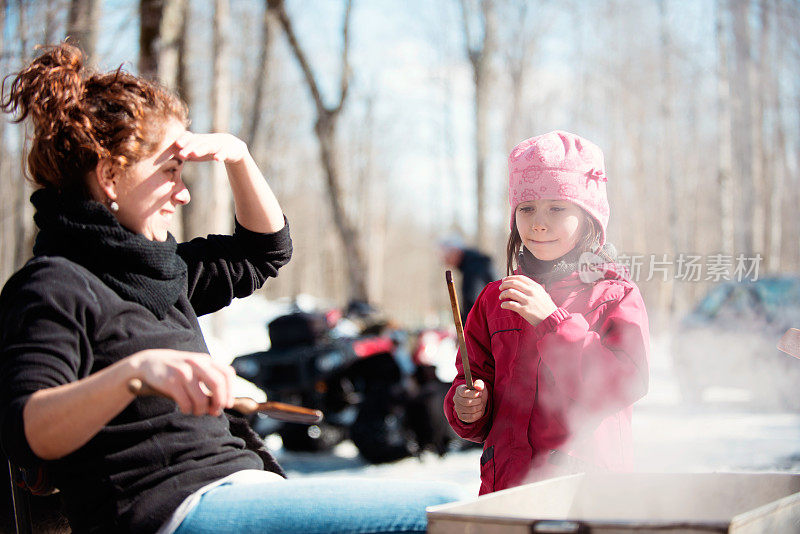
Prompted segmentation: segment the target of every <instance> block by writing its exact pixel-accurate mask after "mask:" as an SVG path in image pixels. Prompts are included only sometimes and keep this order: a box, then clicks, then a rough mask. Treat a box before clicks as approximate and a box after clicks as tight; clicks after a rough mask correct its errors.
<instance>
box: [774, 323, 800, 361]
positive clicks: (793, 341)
mask: <svg viewBox="0 0 800 534" xmlns="http://www.w3.org/2000/svg"><path fill="white" fill-rule="evenodd" d="M778 349H779V350H782V351H783V352H785V353H786V354H788V355H789V356H794V357H795V358H800V330H798V329H797V328H790V329H789V330H787V331H786V333H785V334H783V337H781V340H780V341H778Z"/></svg>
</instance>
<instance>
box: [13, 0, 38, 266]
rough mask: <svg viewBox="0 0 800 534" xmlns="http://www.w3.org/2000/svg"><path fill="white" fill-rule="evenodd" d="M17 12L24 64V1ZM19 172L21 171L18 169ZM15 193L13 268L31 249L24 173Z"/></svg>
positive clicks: (18, 178) (27, 186)
mask: <svg viewBox="0 0 800 534" xmlns="http://www.w3.org/2000/svg"><path fill="white" fill-rule="evenodd" d="M17 10H18V18H19V25H18V32H19V41H20V44H21V48H20V63H21V64H23V65H24V64H25V63H27V61H28V57H29V56H28V54H29V48H30V43H29V41H28V37H29V36H28V5H27V2H25V0H18V1H17ZM18 131H19V134H20V142H19V146H25V129H24V128H19V130H18ZM20 170H21V169H20ZM15 180H16V184H17V191H16V206H15V209H14V212H15V214H16V217H15V225H14V226H15V232H14V238H15V239H16V246H15V252H14V267H15V268H17V267H19V266H21V265H22V264H23V263H25V261H27V259H28V258H29V257H30V255H31V251H32V247H33V236H34V233H35V231H34V228H33V209H32V207H31V205H30V202H29V201H28V199H29V197H30V194H31V187H30V184H29V183H28V181H27V180H26V179H25V173H24V172H19V173H17V174H16V176H15Z"/></svg>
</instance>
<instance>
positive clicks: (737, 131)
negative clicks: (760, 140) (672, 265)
mask: <svg viewBox="0 0 800 534" xmlns="http://www.w3.org/2000/svg"><path fill="white" fill-rule="evenodd" d="M730 5H731V11H732V14H733V37H734V47H735V51H736V53H735V58H736V65H737V68H736V72H738V73H742V75H739V76H734V77H732V78H731V81H732V82H733V83H732V86H731V87H732V89H733V91H732V96H733V98H732V104H733V105H732V113H731V118H732V126H733V135H732V140H733V149H734V150H733V154H734V157H735V158H736V159H735V161H734V166H733V169H735V170H736V174H735V175H734V177H735V184H736V186H738V188H739V191H738V193H739V194H737V195H736V196H737V197H738V198H741V199H742V201H743V202H742V207H741V209H738V208H737V209H736V212H737V213H741V219H742V220H743V221H744V222H743V224H741V225H737V230H736V235H737V243H736V245H737V247H736V249H737V252H739V253H744V254H746V255H748V256H750V255H752V254H753V252H754V244H755V233H754V230H755V228H754V226H753V225H754V222H755V219H754V214H755V213H756V210H755V198H756V191H755V190H754V185H755V181H754V179H753V177H752V171H753V163H752V160H753V146H752V138H753V133H752V132H753V125H752V118H753V113H752V111H751V107H752V104H753V98H752V97H751V95H750V83H751V82H750V76H749V72H750V69H751V68H752V67H751V63H752V61H753V59H752V53H751V50H750V42H751V36H750V33H751V32H750V21H749V14H750V11H749V7H750V2H749V0H732V2H731V4H730Z"/></svg>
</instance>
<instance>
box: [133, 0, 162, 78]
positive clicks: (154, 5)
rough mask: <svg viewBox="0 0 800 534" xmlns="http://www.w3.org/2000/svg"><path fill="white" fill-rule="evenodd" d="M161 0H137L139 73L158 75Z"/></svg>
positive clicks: (152, 76) (144, 75)
mask: <svg viewBox="0 0 800 534" xmlns="http://www.w3.org/2000/svg"><path fill="white" fill-rule="evenodd" d="M162 8H163V0H139V75H140V76H143V77H145V78H155V77H157V76H158V49H157V47H158V41H159V34H160V32H161V17H162V16H163V12H162Z"/></svg>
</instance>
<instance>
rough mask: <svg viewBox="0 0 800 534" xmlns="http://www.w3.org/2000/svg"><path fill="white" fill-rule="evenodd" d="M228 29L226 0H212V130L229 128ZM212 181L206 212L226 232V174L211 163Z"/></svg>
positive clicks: (229, 218)
mask: <svg viewBox="0 0 800 534" xmlns="http://www.w3.org/2000/svg"><path fill="white" fill-rule="evenodd" d="M229 31H230V5H229V3H228V0H214V79H213V85H212V89H211V112H212V118H211V129H212V131H214V132H227V131H228V130H229V129H230V100H231V99H230V72H229V70H228V65H229V61H230V43H229V41H228V34H229ZM211 184H212V185H211V199H210V200H211V211H210V212H209V213H208V219H209V221H210V222H211V225H212V226H211V231H213V232H222V233H228V232H230V231H231V229H232V225H233V216H232V215H233V213H232V209H231V202H232V201H231V189H230V186H229V185H228V174H227V173H226V172H225V166H224V165H223V164H221V163H215V164H214V166H213V171H212V179H211Z"/></svg>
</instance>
